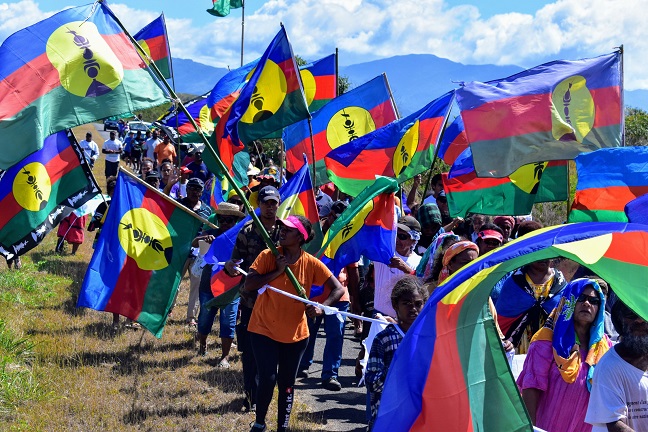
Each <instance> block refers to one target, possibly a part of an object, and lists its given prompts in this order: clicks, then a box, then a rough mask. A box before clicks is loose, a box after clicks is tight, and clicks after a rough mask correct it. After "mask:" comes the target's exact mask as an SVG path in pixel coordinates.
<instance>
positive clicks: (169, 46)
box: [162, 12, 182, 168]
mask: <svg viewBox="0 0 648 432" xmlns="http://www.w3.org/2000/svg"><path fill="white" fill-rule="evenodd" d="M162 22H163V23H164V34H165V36H166V45H167V51H168V52H169V68H170V69H171V70H170V72H171V86H172V87H173V91H175V89H176V86H175V73H173V56H172V55H171V45H169V33H168V32H167V28H166V19H165V18H164V12H162ZM175 119H176V121H175V124H176V132H177V131H178V109H177V108H176V109H175ZM179 136H180V132H178V137H179ZM169 138H171V137H169ZM179 149H180V147H178V150H179ZM177 162H178V164H177V166H178V168H180V165H181V163H182V161H181V160H180V153H179V152H178V158H177Z"/></svg>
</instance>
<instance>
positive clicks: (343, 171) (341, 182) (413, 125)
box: [324, 90, 454, 196]
mask: <svg viewBox="0 0 648 432" xmlns="http://www.w3.org/2000/svg"><path fill="white" fill-rule="evenodd" d="M453 98H454V90H453V91H450V92H448V93H446V94H444V95H443V96H441V97H440V98H438V99H435V100H434V101H432V102H430V103H429V104H427V105H426V106H425V107H423V108H422V109H420V110H418V111H417V112H415V113H413V114H410V115H409V116H407V117H405V118H403V119H400V120H396V121H394V122H392V123H390V124H388V125H387V126H384V127H382V128H380V129H377V130H375V131H373V132H370V133H368V134H366V135H364V136H362V137H360V138H358V139H355V140H353V141H351V142H350V143H348V144H344V145H342V146H340V147H338V148H335V149H333V150H331V151H330V152H329V153H328V154H327V155H326V157H325V158H324V161H325V163H326V171H327V173H328V177H329V178H330V179H331V181H333V183H335V185H336V186H337V187H338V188H339V189H340V190H341V191H342V192H344V193H345V194H348V195H351V196H356V195H358V194H359V193H360V192H362V190H364V189H365V188H366V187H368V186H369V185H370V184H372V183H373V182H374V180H375V179H376V177H375V176H376V175H382V176H385V177H393V178H396V180H398V182H399V183H403V182H404V181H405V180H408V179H410V178H412V177H414V176H415V175H417V174H420V173H422V172H423V171H426V170H428V169H430V166H431V165H432V161H433V159H434V149H435V147H436V145H437V143H438V141H439V137H440V135H441V130H442V129H443V125H444V124H445V121H446V116H447V115H448V112H449V110H450V104H452V100H453Z"/></svg>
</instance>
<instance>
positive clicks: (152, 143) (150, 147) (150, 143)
mask: <svg viewBox="0 0 648 432" xmlns="http://www.w3.org/2000/svg"><path fill="white" fill-rule="evenodd" d="M161 142H162V141H160V140H159V139H158V133H157V131H155V130H154V131H153V134H152V136H151V138H149V139H147V140H146V157H147V158H150V159H152V160H153V163H155V164H156V166H157V160H156V158H155V148H156V147H157V146H158V144H160V143H161Z"/></svg>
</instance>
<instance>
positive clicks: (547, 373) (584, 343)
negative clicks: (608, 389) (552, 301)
mask: <svg viewBox="0 0 648 432" xmlns="http://www.w3.org/2000/svg"><path fill="white" fill-rule="evenodd" d="M604 311H605V295H604V294H603V292H602V291H601V288H600V286H599V284H598V283H597V281H596V280H594V279H585V278H584V279H576V280H574V281H572V282H570V283H569V285H567V287H566V288H565V290H564V292H563V294H562V296H561V298H560V302H559V304H558V306H557V307H556V308H555V309H554V310H553V312H552V313H551V316H550V317H549V318H548V319H547V322H546V323H545V326H544V327H543V328H542V329H541V330H540V331H538V332H537V333H536V334H535V335H534V336H533V339H532V340H531V345H530V346H529V352H528V354H527V357H526V360H525V362H524V369H523V370H522V373H521V374H520V376H519V377H518V380H517V384H518V387H519V388H520V390H521V391H522V399H523V400H524V403H525V404H526V407H527V410H528V412H529V416H530V417H531V421H532V422H533V424H534V425H535V426H537V427H538V428H541V429H543V430H546V431H548V432H581V431H582V432H589V431H591V430H592V426H591V425H589V424H587V423H585V413H586V412H587V404H588V402H589V392H590V389H591V379H592V376H593V374H594V368H595V366H596V364H597V363H598V362H599V360H600V359H601V357H602V356H603V354H605V353H606V352H607V351H608V350H609V349H610V347H611V346H612V343H611V342H610V340H609V339H608V337H607V336H606V335H605V333H604V331H603V321H604V319H603V318H604Z"/></svg>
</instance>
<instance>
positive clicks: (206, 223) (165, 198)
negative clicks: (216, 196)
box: [118, 166, 218, 229]
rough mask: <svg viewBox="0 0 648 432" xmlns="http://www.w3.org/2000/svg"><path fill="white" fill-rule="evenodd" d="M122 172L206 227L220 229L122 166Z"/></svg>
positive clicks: (120, 168)
mask: <svg viewBox="0 0 648 432" xmlns="http://www.w3.org/2000/svg"><path fill="white" fill-rule="evenodd" d="M120 172H121V173H124V174H126V175H127V176H128V177H130V178H132V179H133V180H135V181H136V182H137V183H139V184H141V185H142V186H145V187H146V188H147V189H149V190H151V191H153V192H155V193H157V194H158V195H159V196H161V197H162V198H163V199H164V200H165V201H168V202H170V203H171V204H173V205H175V206H177V207H178V208H179V209H181V210H182V211H184V212H185V213H187V214H189V215H191V216H193V217H195V218H196V219H198V220H199V221H200V222H202V223H204V224H205V225H207V226H209V227H211V228H214V229H217V228H218V227H217V226H216V225H214V224H213V223H211V222H209V221H208V220H207V219H205V218H204V217H202V216H200V215H198V214H197V213H196V212H194V211H193V210H190V209H188V208H187V207H185V206H184V205H182V204H180V202H179V201H177V200H174V199H173V198H171V197H170V196H168V195H166V194H165V193H163V192H160V191H159V190H157V189H156V188H154V187H153V186H151V185H150V184H148V183H146V182H145V181H144V180H142V179H141V178H139V177H137V176H136V175H135V174H133V173H131V172H130V171H128V170H126V169H124V168H122V167H121V166H120V167H119V171H118V173H120Z"/></svg>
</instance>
